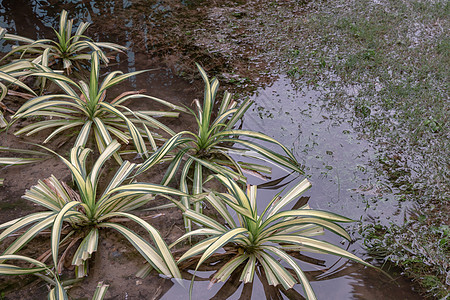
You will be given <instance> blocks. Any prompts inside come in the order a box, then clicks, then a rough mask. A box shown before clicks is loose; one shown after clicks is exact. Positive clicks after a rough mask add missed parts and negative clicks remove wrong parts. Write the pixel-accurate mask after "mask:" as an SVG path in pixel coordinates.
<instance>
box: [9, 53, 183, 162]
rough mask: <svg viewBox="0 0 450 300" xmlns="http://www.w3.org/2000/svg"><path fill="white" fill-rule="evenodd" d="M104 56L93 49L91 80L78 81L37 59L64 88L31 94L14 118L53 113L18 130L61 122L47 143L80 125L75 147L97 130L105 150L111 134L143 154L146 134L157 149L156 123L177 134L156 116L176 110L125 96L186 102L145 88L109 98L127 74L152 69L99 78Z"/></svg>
mask: <svg viewBox="0 0 450 300" xmlns="http://www.w3.org/2000/svg"><path fill="white" fill-rule="evenodd" d="M99 58H100V54H99V53H98V52H97V51H96V52H94V53H92V58H91V73H90V80H89V82H88V83H86V82H84V81H80V82H79V83H76V82H74V81H73V80H71V79H69V78H68V77H66V76H64V75H62V74H58V73H55V72H53V71H52V70H51V69H49V68H47V67H44V66H39V65H37V67H38V68H40V69H41V70H42V72H37V73H34V74H32V75H33V76H39V77H43V78H47V79H50V80H52V81H54V82H55V83H56V84H57V85H58V86H59V87H60V88H61V89H62V90H63V92H64V94H50V95H43V96H39V97H35V98H33V99H30V100H29V101H27V102H26V103H25V104H23V105H22V106H21V107H20V108H19V109H18V110H17V112H16V113H15V114H14V116H13V120H17V119H19V118H26V117H36V116H44V117H49V118H50V119H48V120H42V121H37V122H34V123H32V124H30V125H27V126H25V127H24V128H22V129H20V130H18V131H16V132H15V134H16V135H19V134H22V133H26V134H27V135H31V134H34V133H36V132H39V131H42V130H45V129H52V128H56V129H54V130H53V131H52V133H51V134H50V135H48V137H47V138H46V139H45V140H44V143H46V142H48V141H49V140H51V139H52V138H53V137H54V136H55V135H57V134H59V133H61V132H64V131H67V130H71V129H73V128H76V127H81V129H80V131H79V134H78V137H77V140H76V142H75V147H78V146H81V147H84V146H85V145H86V142H87V140H88V138H89V135H90V134H91V132H93V135H94V137H95V141H96V143H97V147H98V149H99V151H100V153H102V152H103V151H104V149H105V148H106V146H107V145H109V144H110V143H111V142H112V140H113V137H112V136H114V138H117V139H119V140H121V141H122V142H124V143H125V144H128V143H129V142H130V141H132V142H133V144H134V146H135V148H136V150H137V153H138V154H139V155H141V156H144V157H145V156H148V153H147V147H146V145H145V141H144V138H147V139H148V141H149V143H150V144H151V147H152V148H153V150H154V151H155V150H156V148H157V146H156V142H155V138H154V137H153V135H155V133H152V131H151V130H150V129H152V130H154V128H157V129H161V130H163V131H165V132H167V133H168V134H170V135H173V134H175V133H174V132H173V131H172V130H171V129H170V128H168V127H167V126H165V125H164V124H162V123H161V122H159V121H157V120H156V119H155V118H154V116H158V117H159V116H168V117H177V116H178V113H177V112H160V111H132V110H131V109H129V108H128V107H127V106H125V105H124V102H125V101H127V100H132V99H136V98H144V99H150V100H153V101H157V102H158V103H161V104H163V105H165V106H167V107H170V108H171V109H178V110H184V109H183V108H182V107H179V106H177V105H173V104H171V103H169V102H167V101H164V100H161V99H158V98H155V97H152V96H148V95H144V94H142V92H141V91H138V92H136V91H129V92H123V93H121V94H120V95H119V96H117V97H116V98H114V99H112V100H110V101H107V95H106V93H107V91H108V89H110V88H111V87H113V86H115V85H116V84H118V83H120V82H122V81H124V80H125V79H128V78H130V77H132V76H135V75H138V74H141V73H143V72H146V71H148V70H143V71H136V72H132V73H126V74H123V73H122V72H121V71H114V72H111V73H109V74H108V75H107V76H106V77H105V79H104V80H103V82H101V83H100V82H99V77H100V75H99V63H100V60H99ZM139 125H141V126H142V128H141V129H138V127H137V126H139ZM149 128H150V129H149ZM158 137H159V135H156V138H158ZM114 157H115V159H116V160H117V161H118V162H119V163H120V162H122V160H121V158H120V156H119V155H118V154H114Z"/></svg>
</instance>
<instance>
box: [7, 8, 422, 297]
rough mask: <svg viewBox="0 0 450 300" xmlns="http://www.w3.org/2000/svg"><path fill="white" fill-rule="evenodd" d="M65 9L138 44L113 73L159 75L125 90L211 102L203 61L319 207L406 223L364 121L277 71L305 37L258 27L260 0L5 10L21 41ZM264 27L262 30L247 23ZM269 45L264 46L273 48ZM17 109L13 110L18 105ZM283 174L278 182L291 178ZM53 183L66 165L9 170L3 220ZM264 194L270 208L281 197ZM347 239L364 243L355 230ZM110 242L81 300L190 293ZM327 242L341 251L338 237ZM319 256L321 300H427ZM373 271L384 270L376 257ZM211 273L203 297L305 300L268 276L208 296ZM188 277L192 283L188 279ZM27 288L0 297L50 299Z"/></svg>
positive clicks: (170, 216)
mask: <svg viewBox="0 0 450 300" xmlns="http://www.w3.org/2000/svg"><path fill="white" fill-rule="evenodd" d="M264 3H265V2H264ZM266 4H267V3H265V4H264V5H266ZM297 7H298V10H297V11H293V12H292V13H293V14H294V15H295V17H296V18H298V20H302V19H305V22H306V18H307V12H308V11H307V9H306V8H305V6H301V5H300V6H297ZM62 8H64V9H66V10H68V11H69V15H70V17H73V18H75V19H83V20H88V21H90V22H93V25H92V27H91V28H90V29H89V31H88V33H89V34H90V35H92V36H93V37H94V40H102V41H105V40H108V41H110V42H115V43H119V44H122V45H126V46H128V47H130V50H129V51H128V53H127V56H122V55H121V56H119V57H118V62H119V63H118V65H114V64H112V65H111V66H110V68H111V69H114V68H117V67H118V68H121V69H123V70H124V71H134V70H138V69H145V68H155V69H156V70H155V71H154V72H150V73H147V74H144V75H141V76H140V77H138V78H136V79H133V80H131V81H130V82H129V83H127V84H124V85H122V86H123V89H125V90H127V89H128V90H129V89H142V88H145V89H146V90H147V92H148V94H150V95H153V96H156V97H160V98H162V99H166V100H169V101H172V102H174V103H182V104H185V105H187V106H191V104H192V101H193V99H196V98H197V99H201V97H202V90H201V88H202V86H201V84H200V82H199V80H197V79H198V75H196V74H195V73H196V72H195V67H194V62H198V63H200V64H201V65H202V66H204V67H205V69H206V70H207V71H208V73H209V74H210V75H216V76H218V77H219V78H220V79H221V82H223V83H224V84H225V85H226V86H227V87H229V88H232V89H233V90H234V91H236V92H237V93H239V94H240V96H251V97H253V99H254V101H255V105H254V106H253V108H252V109H251V110H250V111H249V114H248V116H246V118H245V120H244V126H245V127H246V128H249V129H252V130H257V131H261V132H265V133H267V134H269V135H271V136H274V137H276V138H277V139H279V140H280V141H282V142H283V143H284V144H285V145H286V146H288V148H290V149H292V150H293V152H294V153H295V155H296V157H297V158H298V160H299V161H301V162H302V164H303V165H305V168H306V170H307V172H306V173H307V174H308V176H309V177H310V178H311V181H312V182H313V186H314V187H313V189H312V190H311V192H310V194H309V195H308V196H310V197H311V202H310V203H311V206H313V207H315V208H319V209H327V210H331V211H334V212H337V213H340V214H343V215H346V216H349V217H352V218H353V219H355V220H360V219H361V220H363V221H365V222H371V221H373V220H375V221H376V222H382V223H383V224H388V223H389V222H391V221H392V220H399V219H402V218H403V216H404V214H405V211H406V208H407V207H408V205H407V203H404V202H402V203H400V204H399V201H397V200H398V197H396V196H395V195H392V193H391V192H392V191H391V190H390V185H389V183H388V180H385V179H384V178H383V177H378V179H374V177H376V176H377V174H376V170H374V169H373V168H371V159H372V158H373V157H374V156H376V154H377V150H376V149H375V148H374V147H373V145H372V144H371V143H370V141H368V139H367V136H365V135H364V134H362V133H361V132H359V131H358V130H355V125H357V124H355V123H352V122H350V121H348V119H351V118H352V116H350V115H346V114H348V111H347V110H345V109H342V110H339V109H335V110H333V109H331V110H330V109H328V110H327V109H326V108H325V107H326V106H327V105H326V103H327V102H326V100H327V99H326V98H324V97H323V95H324V94H327V93H328V90H327V89H326V88H318V89H317V88H315V89H314V88H313V89H305V90H300V91H298V89H297V88H296V87H295V84H293V83H292V82H291V81H290V79H288V78H287V77H285V76H283V75H279V74H277V73H276V72H275V71H274V70H276V69H277V68H276V64H277V62H276V60H273V59H270V55H269V54H270V53H272V54H275V52H271V51H273V49H274V47H273V45H272V43H274V42H272V40H271V37H272V36H273V35H272V33H273V31H274V30H275V28H277V26H282V27H283V30H282V33H281V34H282V36H284V37H285V36H289V34H290V32H292V31H293V30H296V28H290V27H289V26H291V25H289V26H285V25H286V24H282V25H280V24H277V23H276V22H275V23H270V22H269V23H263V24H262V23H260V22H262V18H263V17H264V16H265V15H266V14H267V12H268V11H269V10H267V11H261V10H260V9H256V8H259V4H258V2H257V1H256V2H255V1H215V2H211V3H206V1H171V0H169V1H142V0H139V1H125V0H124V1H79V2H76V1H59V2H57V1H39V2H37V1H25V0H14V1H3V2H2V3H1V4H0V10H1V12H2V18H1V19H0V21H1V24H0V25H2V26H5V25H8V26H9V28H10V31H11V32H15V31H16V33H17V34H21V35H24V36H29V37H32V38H36V36H38V37H44V36H46V37H47V36H49V35H50V36H51V35H52V32H51V30H50V29H49V28H50V26H56V25H57V20H58V16H59V12H60V10H61V9H62ZM255 22H257V24H259V25H260V26H250V25H249V24H254V23H255ZM292 26H293V25H292ZM305 34H306V33H305ZM256 36H257V37H258V38H257V39H256V38H255V37H256ZM261 40H266V41H267V44H264V43H262V42H261ZM280 40H281V38H280ZM269 41H270V42H269ZM294 50H295V49H294ZM294 75H295V74H294ZM120 91H121V90H120V89H117V90H115V91H114V92H115V93H120ZM10 105H11V108H12V109H15V108H17V107H18V105H19V104H18V103H15V104H14V103H11V104H10ZM130 107H131V108H139V109H145V108H152V109H153V106H151V104H150V103H144V102H139V103H135V104H130ZM345 120H347V121H345ZM168 122H169V126H170V127H171V128H172V129H174V130H175V131H180V130H183V129H186V128H187V127H192V128H193V125H194V123H193V122H194V120H192V119H191V118H189V117H188V116H182V117H181V118H180V119H179V120H170V121H168ZM13 129H14V128H13ZM18 140H26V141H30V142H36V141H39V136H33V137H29V138H25V139H24V138H21V139H17V138H16V137H14V136H13V135H12V134H11V132H10V133H9V134H8V135H5V136H3V133H2V138H1V140H0V145H1V146H10V147H13V146H15V147H23V146H24V145H23V144H19V143H18ZM58 145H60V147H61V151H62V152H61V153H63V154H64V153H65V152H67V151H68V149H69V148H70V142H67V137H64V136H62V137H59V138H58V139H57V140H55V141H54V142H53V144H52V146H58ZM26 147H28V146H26ZM162 169H163V166H160V169H154V170H152V172H151V173H149V174H147V175H146V178H143V180H148V181H149V182H158V181H159V178H160V177H161V173H162ZM277 172H279V171H275V174H274V177H276V176H278V175H280V174H282V173H277ZM50 174H54V175H55V176H57V177H58V178H60V179H63V180H67V181H70V176H69V173H68V171H67V169H66V167H65V166H64V165H63V164H62V163H61V162H59V161H58V159H56V158H51V159H49V160H47V161H45V163H44V164H36V165H31V166H26V167H8V168H4V169H2V170H1V173H0V177H4V178H6V179H5V184H4V187H2V188H1V189H2V190H1V192H0V205H1V206H0V208H1V209H0V223H2V222H4V221H6V220H10V219H11V218H12V217H19V216H21V215H25V214H28V213H30V212H33V211H35V210H36V207H34V206H33V205H32V204H29V203H27V202H26V201H24V200H21V199H20V196H21V195H23V193H24V191H25V190H26V189H27V188H29V187H30V186H32V185H33V184H36V183H37V180H39V179H43V178H46V177H48V176H49V175H50ZM252 180H253V181H252V182H251V183H260V182H259V181H258V179H252ZM264 193H265V195H266V196H265V197H266V198H267V199H270V195H272V193H274V191H267V192H264ZM382 196H385V197H382ZM386 199H387V200H386ZM161 201H162V200H159V202H158V203H161ZM141 214H142V215H148V216H149V218H150V220H151V221H150V223H151V224H152V225H154V226H155V227H156V228H158V230H160V232H161V234H162V236H164V237H165V238H166V239H167V241H168V242H171V241H173V240H174V239H176V238H177V237H179V236H180V235H181V234H182V233H183V225H182V222H181V218H180V214H179V212H178V211H176V210H164V211H157V212H150V213H148V212H146V213H144V212H142V213H141ZM152 216H153V217H152ZM349 230H352V231H353V233H354V237H355V238H359V236H358V234H357V231H358V229H357V226H356V227H353V228H349ZM100 238H101V241H100V243H99V249H98V251H97V253H96V254H95V257H93V260H92V264H91V265H90V275H89V277H88V278H86V279H85V280H84V281H83V282H81V283H79V284H75V285H74V287H73V288H72V289H70V295H71V297H73V298H74V299H87V298H90V296H91V295H92V294H93V291H94V290H95V286H96V285H97V283H98V282H99V281H105V282H106V283H108V284H110V288H109V291H108V293H107V296H106V299H186V298H187V295H188V286H189V280H186V281H185V284H184V285H185V286H184V287H182V286H181V285H179V284H177V283H174V282H172V281H171V280H168V279H164V278H162V277H160V276H158V275H156V274H153V273H152V274H151V275H150V276H148V277H147V278H145V279H141V278H137V277H136V276H135V272H136V271H137V270H138V269H139V268H140V267H141V266H142V264H143V262H144V260H143V259H142V258H140V257H139V256H138V255H136V252H135V251H134V250H133V248H132V247H131V245H129V244H128V242H127V241H125V240H124V239H123V238H121V237H119V236H117V235H115V234H114V233H112V232H109V231H105V232H104V233H102V236H101V237H100ZM324 238H325V239H326V240H329V241H332V242H335V243H340V242H341V241H340V240H334V239H333V237H331V236H328V235H326V236H325V237H324ZM361 244H362V241H361V240H359V241H358V242H356V243H354V244H352V245H346V244H345V245H344V247H347V246H348V247H349V249H350V251H353V252H354V253H356V254H357V255H359V256H362V257H365V258H366V259H369V260H371V257H370V256H368V255H367V254H366V253H365V251H364V249H363V247H362V245H361ZM25 251H26V252H27V253H36V254H38V253H40V252H42V251H45V246H44V247H43V246H42V245H36V246H35V248H34V247H29V249H25ZM314 258H315V259H316V260H323V263H322V264H321V265H319V266H317V265H314V264H308V263H303V264H302V266H304V267H305V270H306V271H307V273H308V277H309V278H310V280H311V282H312V285H313V288H314V289H315V291H316V293H317V296H318V298H319V299H330V298H333V299H381V298H383V299H420V298H421V297H420V296H419V295H418V294H417V293H416V292H415V291H414V287H413V286H412V284H411V282H409V281H408V280H406V279H404V278H402V277H401V276H397V275H395V276H394V277H395V279H396V282H391V281H390V280H389V279H387V278H385V277H383V275H382V274H380V273H379V272H375V271H373V270H368V269H366V268H364V267H361V266H359V265H354V264H350V263H348V262H344V261H340V260H336V259H332V258H329V257H323V256H320V255H316V256H314ZM373 263H375V264H379V263H380V262H377V261H374V260H373ZM211 272H212V271H207V270H205V271H203V272H200V274H199V278H203V280H198V281H196V282H195V284H194V292H193V295H194V297H193V298H194V299H199V298H212V299H249V298H252V299H258V298H264V297H266V298H271V299H286V298H289V299H301V298H300V297H301V293H302V292H301V287H299V286H296V287H295V290H293V291H283V290H280V289H275V288H271V287H269V286H268V285H267V284H264V279H262V280H256V281H255V283H254V284H253V285H252V286H244V285H240V284H239V283H237V282H233V281H232V280H231V281H230V283H228V284H226V285H219V284H215V285H214V286H213V287H211V288H209V282H208V280H207V278H208V277H209V276H210V275H211ZM393 272H398V271H397V270H395V271H393ZM185 275H186V277H185V278H187V279H189V274H185ZM262 278H263V277H262ZM29 280H30V279H29V278H27V279H26V280H25V278H20V279H19V280H16V279H11V280H9V279H8V280H6V279H4V278H2V279H0V289H1V290H4V294H3V295H2V297H4V298H6V299H15V298H17V297H19V298H21V299H38V298H39V299H40V298H45V295H46V292H47V285H46V284H45V283H43V282H42V281H38V280H36V281H29ZM36 297H38V298H36Z"/></svg>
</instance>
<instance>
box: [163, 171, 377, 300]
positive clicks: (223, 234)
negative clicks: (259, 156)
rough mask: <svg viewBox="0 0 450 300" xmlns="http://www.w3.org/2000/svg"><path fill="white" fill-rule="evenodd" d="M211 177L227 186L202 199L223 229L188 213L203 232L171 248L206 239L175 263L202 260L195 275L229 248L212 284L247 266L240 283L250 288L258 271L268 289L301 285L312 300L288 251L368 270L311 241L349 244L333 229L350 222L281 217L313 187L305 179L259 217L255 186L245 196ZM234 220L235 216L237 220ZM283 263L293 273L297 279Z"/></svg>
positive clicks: (304, 211)
mask: <svg viewBox="0 0 450 300" xmlns="http://www.w3.org/2000/svg"><path fill="white" fill-rule="evenodd" d="M214 177H216V178H217V179H218V180H220V181H221V182H222V183H223V184H224V186H226V188H227V190H228V192H227V193H214V192H211V193H209V194H208V195H207V196H206V200H207V201H208V202H209V203H210V204H211V205H212V206H213V207H214V208H215V209H216V210H217V212H218V213H219V214H220V216H221V217H222V218H223V219H224V220H225V224H221V223H220V222H219V221H217V220H215V219H213V218H211V217H208V216H205V215H203V214H201V213H198V212H196V211H194V210H191V209H186V211H185V212H184V215H185V216H186V217H187V218H189V219H191V220H192V221H194V222H195V223H197V224H199V225H201V226H202V228H200V229H196V230H193V231H191V232H188V233H186V234H185V235H183V236H182V237H181V238H180V239H178V240H177V241H175V243H174V244H173V245H171V247H173V246H174V245H176V244H177V243H179V242H181V241H183V240H185V239H187V238H190V237H192V236H196V235H204V236H207V238H206V239H204V240H201V241H200V242H198V243H197V244H196V245H194V246H193V247H191V248H190V249H189V250H188V251H187V252H186V253H184V254H183V255H182V256H181V257H180V259H179V260H178V261H177V263H181V262H183V261H185V260H187V259H190V258H192V257H195V256H197V255H201V258H200V259H199V261H198V263H197V267H196V270H197V269H198V268H199V267H200V266H201V265H202V264H203V263H204V262H205V261H206V260H207V259H208V258H209V257H211V255H213V254H214V253H216V252H217V251H219V250H220V249H222V248H223V247H224V246H225V245H228V246H229V247H234V248H236V249H237V251H236V253H237V254H236V256H235V257H234V258H233V259H231V260H230V261H229V262H227V263H226V264H225V265H224V266H222V267H221V268H220V269H219V270H218V271H217V272H216V273H215V274H214V276H213V277H212V279H211V281H212V282H218V281H225V280H226V279H227V278H228V277H229V276H230V275H231V274H232V273H233V272H234V271H235V270H236V269H237V268H238V267H239V266H241V265H242V264H245V266H244V268H243V271H242V273H241V277H240V280H241V281H243V282H244V283H248V282H252V281H253V278H254V275H255V270H256V268H258V267H261V268H263V270H264V273H265V274H266V278H267V281H268V283H269V284H270V285H274V286H276V285H279V284H281V285H282V286H283V288H285V289H289V288H292V287H293V286H294V284H296V283H297V282H300V283H301V284H302V286H303V289H304V292H305V295H306V297H307V299H316V297H315V294H314V292H313V290H312V288H311V285H310V283H309V281H308V279H307V278H306V276H305V274H304V272H303V271H302V269H301V268H300V266H299V265H298V264H297V263H296V262H295V260H294V259H293V258H292V257H291V256H290V255H289V251H310V252H315V253H317V252H318V253H326V254H332V255H337V256H340V257H344V258H348V259H351V260H353V261H356V262H359V263H362V264H364V265H366V266H371V265H370V264H368V263H366V262H365V261H363V260H362V259H360V258H358V257H357V256H355V255H354V254H352V253H350V252H348V251H345V250H343V249H341V248H339V247H337V246H335V245H333V244H331V243H328V242H324V241H320V240H317V239H314V238H312V236H314V235H318V234H320V233H321V232H322V231H323V229H328V230H329V231H331V232H333V233H335V234H338V235H340V236H342V237H344V238H345V239H347V240H350V236H349V235H348V233H347V232H346V231H345V229H343V228H342V227H341V226H340V225H338V224H337V223H339V222H352V220H350V219H348V218H346V217H343V216H340V215H337V214H334V213H330V212H327V211H321V210H313V209H309V207H308V206H306V205H305V206H303V207H301V208H299V209H293V210H285V211H282V209H283V208H284V207H286V206H287V205H288V204H289V203H291V202H292V201H294V200H295V199H297V197H299V196H300V195H301V194H302V193H303V192H304V191H306V190H307V189H308V188H309V187H310V186H311V184H310V183H309V181H308V180H307V179H305V180H303V181H302V182H300V183H299V184H297V185H296V186H294V187H293V188H292V189H291V190H290V191H288V192H287V193H286V194H285V195H284V196H279V195H277V196H275V197H274V198H273V199H272V201H271V202H270V203H269V205H268V206H267V207H266V208H265V209H264V211H263V212H262V213H261V214H260V215H258V209H257V202H258V200H257V187H256V186H248V187H247V193H245V192H244V191H243V190H242V189H241V188H240V186H239V185H238V184H237V183H236V182H234V181H233V180H232V179H230V178H228V177H225V176H223V175H214ZM233 215H236V216H237V220H235V219H234V218H233ZM281 262H283V263H284V264H286V265H287V266H288V267H289V268H291V269H292V270H294V273H295V275H296V278H295V277H294V276H293V275H292V274H291V273H290V272H289V271H288V270H287V269H286V267H285V266H284V265H283V264H282V263H281Z"/></svg>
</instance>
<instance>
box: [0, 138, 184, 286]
mask: <svg viewBox="0 0 450 300" xmlns="http://www.w3.org/2000/svg"><path fill="white" fill-rule="evenodd" d="M119 147H120V144H119V143H118V142H117V141H113V142H111V144H110V145H108V147H106V149H105V151H104V152H103V153H102V154H101V155H100V157H99V158H98V159H97V161H96V162H95V163H94V165H93V167H92V169H91V171H90V172H88V170H87V168H86V159H87V156H88V154H89V152H90V150H89V149H83V148H81V147H75V148H72V150H71V153H70V161H69V160H67V159H65V158H63V157H61V156H60V158H61V160H62V161H63V162H64V163H65V164H66V165H67V166H68V167H69V169H70V171H71V173H72V176H73V180H74V181H75V183H76V186H77V188H78V192H75V191H74V190H72V189H71V188H70V187H69V186H67V185H66V184H65V183H63V182H61V181H59V180H58V179H56V178H55V177H54V176H52V177H50V178H48V179H46V180H44V181H39V183H38V184H37V185H35V186H33V187H32V188H31V189H30V190H28V191H26V193H25V195H24V196H23V198H24V199H27V200H30V201H32V202H34V203H36V204H38V205H40V206H43V207H45V208H47V209H48V210H47V211H41V212H37V213H33V214H30V215H28V216H25V217H22V218H19V219H15V220H12V221H9V222H7V223H4V224H1V225H0V229H3V232H2V233H1V234H0V241H3V240H4V239H5V238H7V237H10V236H14V235H15V234H16V233H17V232H18V231H19V230H20V229H22V228H24V227H25V228H27V229H26V230H25V232H24V233H22V234H19V235H18V237H17V238H16V239H15V240H14V242H12V243H11V244H10V245H9V246H8V248H7V249H6V250H5V251H4V253H3V255H9V254H14V253H16V252H17V251H19V250H20V249H21V248H22V247H24V246H25V245H27V244H28V243H29V242H30V241H31V240H32V239H33V238H34V237H35V236H36V235H37V234H39V233H40V232H42V231H43V230H45V229H47V228H51V232H52V235H51V252H52V256H53V263H54V266H57V268H58V269H59V268H61V262H59V263H58V253H59V250H60V248H61V247H63V246H65V247H66V250H65V251H67V247H71V245H73V244H74V243H73V242H71V243H69V242H68V241H70V240H72V241H73V240H74V239H75V241H76V240H81V243H80V244H79V246H78V248H77V250H76V252H75V254H74V256H73V259H72V264H73V265H75V266H76V269H77V276H78V277H82V276H84V274H85V270H86V260H87V259H88V258H89V257H90V256H91V254H92V253H93V252H94V251H96V250H97V245H98V238H99V229H101V228H112V229H114V230H116V231H118V232H119V233H121V234H122V235H123V236H124V237H125V238H127V239H128V241H130V243H131V244H132V245H133V246H134V247H135V248H136V249H137V250H138V251H139V252H140V253H141V255H142V256H143V257H144V258H145V259H146V260H147V261H148V262H149V263H150V264H151V265H152V266H153V267H154V268H155V269H156V270H158V271H159V272H161V273H163V274H165V275H167V276H171V277H175V278H180V277H181V275H180V273H179V270H178V268H177V266H176V264H175V261H174V259H173V257H172V254H171V253H170V251H169V249H168V248H167V245H166V244H165V242H164V241H163V240H162V238H161V236H160V234H159V233H158V231H157V230H156V229H155V228H153V227H152V226H151V225H150V224H148V223H147V222H146V221H144V220H143V219H141V218H139V217H137V216H135V215H133V214H131V213H130V211H132V210H135V209H137V208H139V207H141V206H142V205H144V204H146V203H148V202H149V201H150V200H151V199H153V197H152V195H151V194H167V195H176V196H185V194H184V193H182V192H180V191H178V190H175V189H172V188H168V187H165V186H160V185H155V184H150V183H129V184H123V183H124V181H126V180H127V177H128V176H129V175H130V174H131V172H133V170H134V169H135V168H136V165H135V164H132V163H130V162H128V161H125V162H123V164H122V165H121V167H120V168H119V170H118V171H117V173H116V174H115V175H114V177H113V178H112V179H111V181H110V182H109V184H108V186H107V187H106V189H105V190H103V193H101V194H100V193H99V191H98V190H97V189H98V180H99V177H100V174H101V168H102V166H103V164H104V163H105V162H106V161H107V160H108V159H109V158H110V157H111V156H112V155H113V154H114V153H115V152H116V151H117V150H118V148H119ZM114 217H120V218H127V219H129V220H131V221H134V222H136V223H137V224H138V225H140V226H141V227H142V228H144V229H145V230H146V231H147V232H148V233H149V235H150V237H151V238H152V240H153V241H154V243H155V246H152V245H151V244H150V243H149V242H147V241H146V240H145V239H144V238H142V237H141V236H139V235H137V234H136V233H134V232H133V231H132V230H130V229H128V228H127V227H125V226H123V225H121V224H117V223H114V222H111V221H110V220H111V219H113V218H114ZM63 224H67V225H69V226H68V228H69V232H67V233H66V232H65V233H62V227H63ZM62 235H64V238H63V239H62V240H61V236H62ZM67 244H69V245H67Z"/></svg>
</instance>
